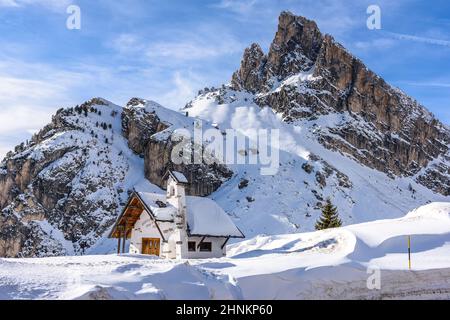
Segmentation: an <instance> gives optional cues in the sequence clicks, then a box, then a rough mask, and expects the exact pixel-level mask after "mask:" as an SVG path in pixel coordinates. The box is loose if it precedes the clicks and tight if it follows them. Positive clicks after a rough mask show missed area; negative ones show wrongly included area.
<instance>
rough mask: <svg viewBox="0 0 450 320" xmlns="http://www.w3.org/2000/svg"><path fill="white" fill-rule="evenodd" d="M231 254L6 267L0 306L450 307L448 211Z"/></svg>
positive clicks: (254, 242)
mask: <svg viewBox="0 0 450 320" xmlns="http://www.w3.org/2000/svg"><path fill="white" fill-rule="evenodd" d="M408 235H411V238H412V270H411V271H410V270H408V259H407V240H406V237H407V236H408ZM228 252H229V255H228V257H226V258H221V259H206V260H189V261H168V260H161V259H158V258H156V257H151V256H139V255H120V256H117V255H108V256H84V257H58V258H32V259H0V298H1V299H401V298H409V299H411V298H412V299H422V298H433V299H449V298H450V203H431V204H428V205H426V206H423V207H420V208H418V209H416V210H413V211H411V212H409V213H408V214H407V215H406V216H404V217H402V218H399V219H391V220H378V221H373V222H368V223H363V224H357V225H350V226H347V227H343V228H337V229H329V230H324V231H318V232H310V233H301V234H286V235H275V236H257V237H255V238H253V239H249V240H246V241H243V242H239V243H236V244H233V245H230V246H229V247H228ZM378 269H379V270H380V281H381V283H380V284H381V287H380V290H377V289H374V290H370V289H368V288H367V280H368V278H369V276H370V275H371V273H370V270H378ZM368 270H369V273H368ZM24 275H26V276H24Z"/></svg>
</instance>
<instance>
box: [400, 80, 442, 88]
mask: <svg viewBox="0 0 450 320" xmlns="http://www.w3.org/2000/svg"><path fill="white" fill-rule="evenodd" d="M399 83H400V84H404V85H407V86H415V87H434V88H450V82H441V81H436V80H431V81H399Z"/></svg>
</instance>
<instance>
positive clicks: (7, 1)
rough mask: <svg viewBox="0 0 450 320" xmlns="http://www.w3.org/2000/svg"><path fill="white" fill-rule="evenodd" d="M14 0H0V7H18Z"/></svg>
mask: <svg viewBox="0 0 450 320" xmlns="http://www.w3.org/2000/svg"><path fill="white" fill-rule="evenodd" d="M18 6H19V4H18V3H17V2H16V0H0V7H18Z"/></svg>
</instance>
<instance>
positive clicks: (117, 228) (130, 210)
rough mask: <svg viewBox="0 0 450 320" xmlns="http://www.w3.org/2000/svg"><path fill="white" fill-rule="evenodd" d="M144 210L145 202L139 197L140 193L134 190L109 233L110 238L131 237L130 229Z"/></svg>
mask: <svg viewBox="0 0 450 320" xmlns="http://www.w3.org/2000/svg"><path fill="white" fill-rule="evenodd" d="M144 210H145V207H144V204H143V202H142V201H141V200H140V199H139V196H138V194H137V193H135V192H134V193H133V194H132V196H131V197H130V199H129V200H128V203H127V205H126V206H125V208H124V209H123V211H122V214H121V215H120V216H119V218H118V219H117V221H116V224H115V225H114V227H113V229H112V231H111V233H110V234H109V238H124V236H125V238H126V239H129V238H130V236H131V233H130V231H131V230H132V229H133V227H134V225H135V224H136V221H138V220H139V217H140V216H141V214H142V212H143V211H144Z"/></svg>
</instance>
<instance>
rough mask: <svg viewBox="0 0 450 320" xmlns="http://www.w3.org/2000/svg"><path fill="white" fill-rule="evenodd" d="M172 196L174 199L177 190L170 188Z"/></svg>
mask: <svg viewBox="0 0 450 320" xmlns="http://www.w3.org/2000/svg"><path fill="white" fill-rule="evenodd" d="M170 195H171V196H172V197H173V196H174V195H175V188H174V187H170Z"/></svg>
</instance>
